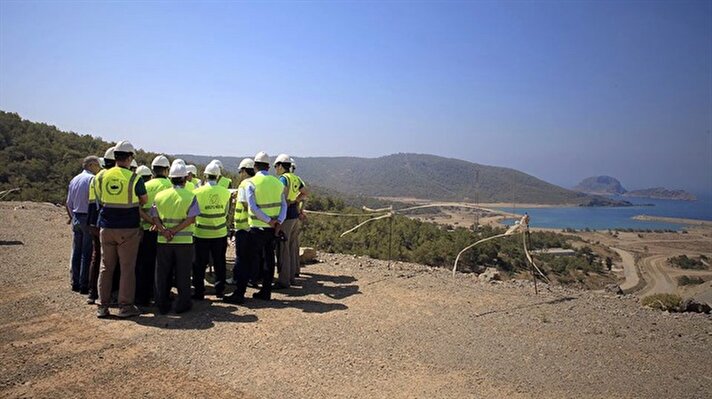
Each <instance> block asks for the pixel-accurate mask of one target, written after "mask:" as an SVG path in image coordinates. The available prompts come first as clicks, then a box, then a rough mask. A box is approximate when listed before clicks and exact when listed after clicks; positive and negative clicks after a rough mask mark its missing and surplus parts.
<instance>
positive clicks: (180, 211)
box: [154, 188, 195, 244]
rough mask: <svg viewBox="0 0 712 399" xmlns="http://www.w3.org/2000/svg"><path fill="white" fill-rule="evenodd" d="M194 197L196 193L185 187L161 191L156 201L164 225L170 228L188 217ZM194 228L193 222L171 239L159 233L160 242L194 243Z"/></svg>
mask: <svg viewBox="0 0 712 399" xmlns="http://www.w3.org/2000/svg"><path fill="white" fill-rule="evenodd" d="M194 198H195V194H193V193H191V192H190V191H188V190H186V189H184V188H170V189H167V190H163V191H159V192H158V193H157V194H156V199H155V201H154V202H155V203H156V210H157V211H158V217H159V218H160V219H161V222H162V223H163V226H164V227H165V228H167V229H170V228H173V227H176V226H178V225H179V224H181V223H182V222H183V221H184V220H185V219H186V218H187V217H188V210H189V209H190V205H191V204H192V203H193V199H194ZM194 230H195V225H194V224H191V225H190V226H188V227H186V228H185V229H183V230H181V231H179V232H177V233H176V234H175V236H174V237H173V239H172V240H171V241H168V240H166V238H165V237H163V235H162V234H159V235H158V242H159V243H161V244H192V243H193V231H194Z"/></svg>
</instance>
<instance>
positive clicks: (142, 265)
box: [136, 230, 158, 305]
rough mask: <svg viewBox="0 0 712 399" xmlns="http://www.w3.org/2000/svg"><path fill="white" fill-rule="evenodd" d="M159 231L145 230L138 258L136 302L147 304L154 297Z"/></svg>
mask: <svg viewBox="0 0 712 399" xmlns="http://www.w3.org/2000/svg"><path fill="white" fill-rule="evenodd" d="M157 238H158V233H157V232H155V231H150V230H144V231H143V238H141V244H139V246H138V255H137V258H136V304H138V305H145V304H148V303H149V302H150V301H151V298H153V296H154V294H153V287H154V276H155V274H156V246H157V245H158V243H157V241H156V240H157Z"/></svg>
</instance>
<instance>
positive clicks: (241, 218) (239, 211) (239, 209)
mask: <svg viewBox="0 0 712 399" xmlns="http://www.w3.org/2000/svg"><path fill="white" fill-rule="evenodd" d="M250 179H251V178H249V177H248V178H247V179H244V180H243V181H241V182H240V185H239V186H238V187H237V191H238V197H239V196H240V194H239V192H240V190H244V189H245V187H247V184H248V183H249V181H250ZM249 229H250V224H249V223H248V222H247V206H245V204H244V203H242V202H240V201H239V198H238V201H236V202H235V230H249Z"/></svg>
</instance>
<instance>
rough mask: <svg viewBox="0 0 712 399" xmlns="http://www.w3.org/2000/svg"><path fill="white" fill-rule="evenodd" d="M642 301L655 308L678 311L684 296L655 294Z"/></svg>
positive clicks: (644, 304)
mask: <svg viewBox="0 0 712 399" xmlns="http://www.w3.org/2000/svg"><path fill="white" fill-rule="evenodd" d="M641 303H642V305H643V306H647V307H650V308H653V309H658V310H667V311H669V312H677V311H679V310H680V305H681V304H682V298H680V296H679V295H675V294H653V295H649V296H646V297H645V298H643V300H642V301H641Z"/></svg>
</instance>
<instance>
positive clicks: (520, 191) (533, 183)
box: [177, 153, 624, 205]
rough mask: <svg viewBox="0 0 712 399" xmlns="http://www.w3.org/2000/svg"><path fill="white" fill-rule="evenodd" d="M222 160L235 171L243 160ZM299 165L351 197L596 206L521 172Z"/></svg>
mask: <svg viewBox="0 0 712 399" xmlns="http://www.w3.org/2000/svg"><path fill="white" fill-rule="evenodd" d="M177 156H179V157H182V158H184V159H186V160H191V161H193V162H201V163H204V162H208V161H210V159H212V157H207V156H199V155H190V154H179V155H177ZM220 159H222V160H223V163H224V165H225V166H226V167H227V168H232V169H233V170H234V169H236V168H237V165H238V163H239V162H240V160H241V159H242V158H241V157H220ZM296 162H297V173H298V174H299V175H300V176H302V177H303V178H304V179H305V180H306V181H307V182H308V183H309V184H314V185H318V186H321V187H329V188H330V189H332V190H335V191H337V192H340V193H345V194H349V195H360V196H372V197H401V198H420V199H430V200H444V201H468V202H519V203H538V204H590V203H592V199H594V197H592V196H590V195H587V194H582V193H578V192H575V191H571V190H567V189H565V188H562V187H559V186H556V185H554V184H551V183H547V182H545V181H543V180H541V179H538V178H536V177H534V176H531V175H528V174H526V173H523V172H520V171H518V170H515V169H511V168H505V167H499V166H488V165H481V164H477V163H472V162H468V161H463V160H460V159H453V158H444V157H440V156H436V155H428V154H406V153H399V154H392V155H387V156H383V157H378V158H359V157H305V158H298V159H296ZM599 204H603V205H624V204H623V203H620V202H616V201H612V200H608V199H600V198H598V199H597V202H596V205H599Z"/></svg>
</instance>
